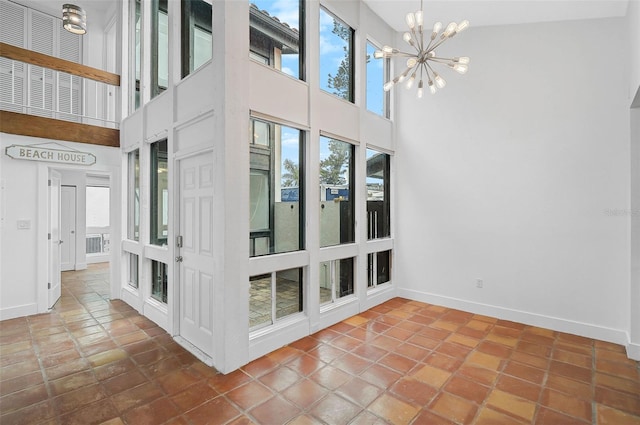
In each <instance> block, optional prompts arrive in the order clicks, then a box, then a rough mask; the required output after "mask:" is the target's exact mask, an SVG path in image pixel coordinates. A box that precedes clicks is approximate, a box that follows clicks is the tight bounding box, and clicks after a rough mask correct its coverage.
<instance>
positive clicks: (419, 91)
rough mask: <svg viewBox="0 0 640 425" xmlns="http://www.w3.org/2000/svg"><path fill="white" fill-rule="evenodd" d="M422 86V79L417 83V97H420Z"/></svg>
mask: <svg viewBox="0 0 640 425" xmlns="http://www.w3.org/2000/svg"><path fill="white" fill-rule="evenodd" d="M423 87H424V84H423V83H422V80H420V82H419V83H418V99H422V92H423V90H424V89H423Z"/></svg>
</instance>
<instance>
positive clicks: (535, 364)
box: [0, 265, 640, 425]
mask: <svg viewBox="0 0 640 425" xmlns="http://www.w3.org/2000/svg"><path fill="white" fill-rule="evenodd" d="M106 270H107V269H106V268H105V267H104V266H103V265H94V266H91V267H90V269H89V270H87V271H82V272H74V273H64V284H63V296H62V298H61V300H60V301H59V302H58V304H57V305H56V307H55V309H54V310H53V311H52V312H51V313H50V314H42V315H37V316H31V317H26V318H19V319H12V320H7V321H3V322H0V344H1V345H0V349H1V356H0V367H1V369H0V395H1V397H0V412H1V416H0V424H2V425H10V424H58V425H73V424H82V425H87V424H100V423H104V424H109V425H115V424H123V423H124V424H132V425H144V424H150V425H155V424H164V423H166V424H204V423H210V424H226V423H232V424H249V423H257V424H267V425H279V424H285V423H289V424H297V425H300V424H366V425H371V424H386V423H391V424H436V425H437V424H477V425H481V424H482V425H484V424H490V425H500V424H528V423H535V424H559V425H565V424H569V425H570V424H599V425H605V424H612V425H624V424H640V373H639V369H638V364H637V363H636V362H633V361H630V360H628V359H627V358H626V356H625V354H624V349H623V348H622V347H621V346H618V345H613V344H609V343H603V342H600V341H594V340H591V339H587V338H581V337H577V336H573V335H568V334H563V333H558V332H553V331H549V330H546V329H540V328H535V327H531V326H524V325H520V324H517V323H512V322H506V321H501V320H496V319H493V318H490V317H484V316H477V315H473V314H469V313H464V312H461V311H456V310H451V309H447V308H442V307H437V306H434V305H429V304H424V303H420V302H415V301H409V300H406V299H399V298H396V299H393V300H391V301H389V302H386V303H384V304H383V305H380V306H378V307H375V308H373V309H371V310H369V311H367V312H364V313H362V314H359V315H357V316H354V317H351V318H349V319H347V320H345V321H343V322H341V323H338V324H336V325H335V326H332V327H331V328H329V329H325V330H323V331H321V332H318V333H316V334H314V335H312V336H309V337H306V338H303V339H301V340H299V341H297V342H295V343H293V344H291V345H290V346H287V347H284V348H281V349H279V350H277V351H275V352H273V353H271V354H269V355H267V356H265V357H262V358H260V359H258V360H256V361H254V362H252V363H250V364H249V365H247V366H245V367H244V368H242V369H241V370H238V371H236V372H233V373H231V374H228V375H226V376H225V375H220V374H217V373H216V371H215V370H213V369H211V368H208V367H206V366H205V365H204V364H202V363H201V362H199V361H198V360H196V359H195V358H194V357H193V356H192V355H190V354H189V353H188V352H186V351H185V350H183V349H182V348H181V347H180V346H179V345H178V344H176V343H175V342H174V341H173V340H172V339H171V337H169V335H167V334H166V333H165V332H164V331H163V330H162V329H160V328H158V327H157V326H156V325H155V324H154V323H152V322H151V321H149V320H147V319H146V318H144V317H141V316H139V315H138V314H136V312H135V311H133V310H132V309H131V308H130V307H129V306H127V305H126V304H124V303H123V302H121V301H108V300H107V299H106V296H105V294H106V292H107V287H106V279H107V277H106Z"/></svg>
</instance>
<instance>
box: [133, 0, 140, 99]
mask: <svg viewBox="0 0 640 425" xmlns="http://www.w3.org/2000/svg"><path fill="white" fill-rule="evenodd" d="M141 10H142V9H141V6H140V0H136V2H135V20H136V22H135V52H134V57H135V63H134V69H135V80H136V81H135V100H134V109H138V108H139V107H140V64H141V62H140V51H141V50H140V49H141V47H142V12H141Z"/></svg>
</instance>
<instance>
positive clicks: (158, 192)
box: [149, 139, 169, 246]
mask: <svg viewBox="0 0 640 425" xmlns="http://www.w3.org/2000/svg"><path fill="white" fill-rule="evenodd" d="M167 158H168V152H167V140H166V139H165V140H162V141H160V142H155V143H152V144H151V188H150V189H151V217H150V218H151V220H150V221H151V229H150V230H151V237H150V241H149V242H150V243H151V244H152V245H161V246H162V245H166V244H167V236H168V234H169V182H168V178H167V177H168V171H169V163H168V162H167Z"/></svg>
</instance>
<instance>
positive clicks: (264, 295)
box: [249, 274, 271, 328]
mask: <svg viewBox="0 0 640 425" xmlns="http://www.w3.org/2000/svg"><path fill="white" fill-rule="evenodd" d="M249 283H250V285H251V286H250V289H249V327H250V328H255V327H257V326H260V325H270V324H271V275H270V274H263V275H260V276H252V277H250V278H249Z"/></svg>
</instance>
